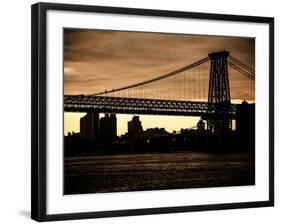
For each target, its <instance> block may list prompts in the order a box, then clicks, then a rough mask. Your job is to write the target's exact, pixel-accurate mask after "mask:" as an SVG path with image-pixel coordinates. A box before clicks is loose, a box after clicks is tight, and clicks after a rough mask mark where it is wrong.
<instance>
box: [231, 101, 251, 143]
mask: <svg viewBox="0 0 281 224" xmlns="http://www.w3.org/2000/svg"><path fill="white" fill-rule="evenodd" d="M236 132H237V134H238V136H239V138H240V141H241V142H242V143H245V144H246V145H248V146H249V145H250V146H254V142H255V104H254V103H253V104H249V103H247V102H246V101H245V100H244V101H243V102H242V104H239V105H237V113H236Z"/></svg>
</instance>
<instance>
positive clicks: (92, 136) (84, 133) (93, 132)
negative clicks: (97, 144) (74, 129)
mask: <svg viewBox="0 0 281 224" xmlns="http://www.w3.org/2000/svg"><path fill="white" fill-rule="evenodd" d="M98 137H99V114H98V113H87V114H86V115H85V116H84V117H82V118H81V119H80V138H81V139H84V140H90V141H97V140H98Z"/></svg>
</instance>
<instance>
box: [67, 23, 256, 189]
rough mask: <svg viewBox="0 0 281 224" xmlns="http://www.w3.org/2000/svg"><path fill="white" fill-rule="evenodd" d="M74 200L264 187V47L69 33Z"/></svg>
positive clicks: (223, 40)
mask: <svg viewBox="0 0 281 224" xmlns="http://www.w3.org/2000/svg"><path fill="white" fill-rule="evenodd" d="M63 63H64V65H63V73H64V74H63V89H64V114H63V116H64V130H62V132H63V135H64V163H63V164H64V165H63V170H64V173H63V176H64V182H63V185H64V186H63V187H64V190H63V191H64V194H65V195H70V194H86V193H114V192H131V191H152V190H175V189H188V188H210V187H229V186H246V185H255V38H253V37H232V36H213V35H198V34H176V33H153V32H135V31H118V30H98V29H80V28H79V29H73V28H64V30H63Z"/></svg>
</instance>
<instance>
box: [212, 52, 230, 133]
mask: <svg viewBox="0 0 281 224" xmlns="http://www.w3.org/2000/svg"><path fill="white" fill-rule="evenodd" d="M228 55H229V53H228V52H227V51H221V52H216V53H211V54H209V58H210V60H211V69H210V80H209V94H208V103H209V108H208V114H209V116H208V118H207V129H208V130H209V131H211V132H212V133H215V134H219V135H222V134H227V133H228V132H229V131H230V130H231V129H232V120H231V118H230V117H229V116H228V114H229V111H230V105H231V101H230V90H229V78H228V68H227V57H228Z"/></svg>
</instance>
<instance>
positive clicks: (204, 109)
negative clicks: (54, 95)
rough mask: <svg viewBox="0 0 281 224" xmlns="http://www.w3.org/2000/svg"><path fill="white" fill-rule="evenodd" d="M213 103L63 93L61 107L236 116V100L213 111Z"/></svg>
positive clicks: (138, 112) (93, 110)
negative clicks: (224, 108) (223, 108)
mask: <svg viewBox="0 0 281 224" xmlns="http://www.w3.org/2000/svg"><path fill="white" fill-rule="evenodd" d="M210 108H215V105H214V104H213V105H211V104H210V103H207V102H195V101H178V100H160V99H139V98H123V97H106V96H90V95H65V96H64V111H66V112H97V113H110V112H112V113H121V114H154V115H181V116H202V117H205V118H206V117H214V116H218V117H221V116H222V115H223V116H225V115H226V116H229V117H231V118H235V113H236V104H231V105H230V107H229V110H225V111H223V110H220V111H219V112H215V109H213V110H210Z"/></svg>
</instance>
